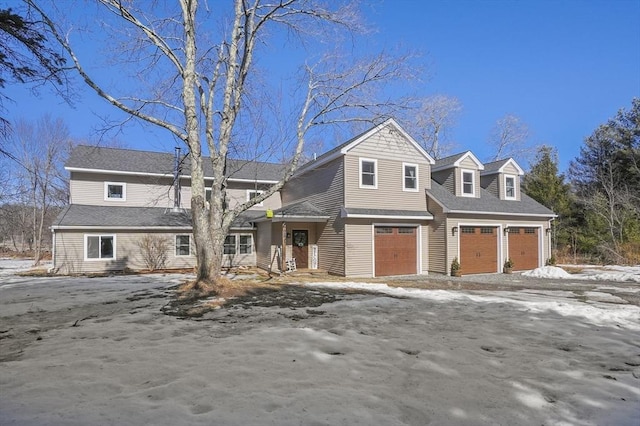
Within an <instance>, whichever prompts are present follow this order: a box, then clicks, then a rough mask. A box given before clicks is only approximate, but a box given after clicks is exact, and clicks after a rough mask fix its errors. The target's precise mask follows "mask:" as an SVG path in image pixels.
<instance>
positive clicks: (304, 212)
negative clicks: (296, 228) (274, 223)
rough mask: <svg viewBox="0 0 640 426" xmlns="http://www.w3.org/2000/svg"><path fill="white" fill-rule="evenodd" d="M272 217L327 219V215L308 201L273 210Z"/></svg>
mask: <svg viewBox="0 0 640 426" xmlns="http://www.w3.org/2000/svg"><path fill="white" fill-rule="evenodd" d="M273 213H274V215H278V216H280V215H283V216H284V217H287V216H301V217H320V218H322V217H327V218H328V217H329V215H328V214H327V213H325V212H324V211H322V210H320V209H319V208H318V207H316V206H315V205H313V204H312V203H310V202H309V201H301V202H299V203H294V204H290V205H288V206H285V207H282V208H280V209H278V210H275V211H274V212H273Z"/></svg>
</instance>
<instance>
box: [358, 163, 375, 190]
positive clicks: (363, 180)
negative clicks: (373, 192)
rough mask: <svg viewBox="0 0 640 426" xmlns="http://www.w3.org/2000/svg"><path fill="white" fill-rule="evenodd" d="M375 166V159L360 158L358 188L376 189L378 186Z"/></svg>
mask: <svg viewBox="0 0 640 426" xmlns="http://www.w3.org/2000/svg"><path fill="white" fill-rule="evenodd" d="M377 167H378V161H377V160H370V159H367V158H361V159H360V188H371V189H376V188H377V187H378V177H377V174H376V169H377Z"/></svg>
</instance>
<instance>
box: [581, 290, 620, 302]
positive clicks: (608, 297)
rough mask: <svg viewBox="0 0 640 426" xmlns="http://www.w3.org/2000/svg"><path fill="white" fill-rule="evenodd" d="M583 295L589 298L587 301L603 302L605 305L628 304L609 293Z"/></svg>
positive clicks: (593, 292) (596, 292)
mask: <svg viewBox="0 0 640 426" xmlns="http://www.w3.org/2000/svg"><path fill="white" fill-rule="evenodd" d="M584 295H585V296H586V297H587V298H589V300H593V301H596V302H605V303H622V304H626V303H629V302H627V301H626V300H624V299H623V298H621V297H618V296H614V295H613V294H611V293H603V292H600V291H585V292H584Z"/></svg>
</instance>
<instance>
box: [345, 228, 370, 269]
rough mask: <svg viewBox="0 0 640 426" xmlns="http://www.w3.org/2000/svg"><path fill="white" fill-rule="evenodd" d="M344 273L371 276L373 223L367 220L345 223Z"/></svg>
mask: <svg viewBox="0 0 640 426" xmlns="http://www.w3.org/2000/svg"><path fill="white" fill-rule="evenodd" d="M345 240H346V241H347V242H346V247H345V256H346V275H347V276H349V277H371V276H373V271H374V269H373V225H372V223H371V221H369V220H350V221H349V223H347V224H345Z"/></svg>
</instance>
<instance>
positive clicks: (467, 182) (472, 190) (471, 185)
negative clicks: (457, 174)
mask: <svg viewBox="0 0 640 426" xmlns="http://www.w3.org/2000/svg"><path fill="white" fill-rule="evenodd" d="M462 195H463V196H465V197H473V196H475V195H476V185H475V172H473V171H472V170H463V171H462Z"/></svg>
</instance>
